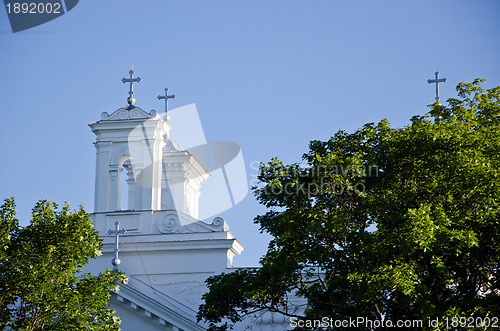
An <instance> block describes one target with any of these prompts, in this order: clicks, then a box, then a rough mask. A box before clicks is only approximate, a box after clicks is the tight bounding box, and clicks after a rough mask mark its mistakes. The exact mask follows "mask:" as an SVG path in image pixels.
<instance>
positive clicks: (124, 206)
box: [119, 159, 135, 210]
mask: <svg viewBox="0 0 500 331" xmlns="http://www.w3.org/2000/svg"><path fill="white" fill-rule="evenodd" d="M119 171H120V190H119V192H120V197H119V201H120V210H132V209H134V192H135V180H134V171H133V167H132V164H131V162H130V159H128V160H127V161H125V162H123V164H122V166H121V167H120V169H119Z"/></svg>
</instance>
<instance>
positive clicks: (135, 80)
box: [122, 67, 142, 106]
mask: <svg viewBox="0 0 500 331" xmlns="http://www.w3.org/2000/svg"><path fill="white" fill-rule="evenodd" d="M128 73H129V75H130V78H122V82H123V83H124V84H125V83H130V90H129V92H128V95H129V97H128V99H127V102H128V104H129V105H131V106H133V105H134V103H135V98H134V85H133V84H134V83H140V82H141V80H142V79H141V78H140V77H137V78H134V74H135V72H134V69H133V67H132V70H130V71H129V72H128Z"/></svg>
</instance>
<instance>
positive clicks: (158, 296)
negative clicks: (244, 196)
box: [84, 70, 290, 331]
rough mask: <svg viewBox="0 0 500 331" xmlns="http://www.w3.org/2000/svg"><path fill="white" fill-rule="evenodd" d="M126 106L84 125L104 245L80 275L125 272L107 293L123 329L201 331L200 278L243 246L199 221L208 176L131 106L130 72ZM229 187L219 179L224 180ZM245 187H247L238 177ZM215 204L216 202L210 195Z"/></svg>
mask: <svg viewBox="0 0 500 331" xmlns="http://www.w3.org/2000/svg"><path fill="white" fill-rule="evenodd" d="M129 74H130V78H129V79H125V78H124V79H123V80H122V81H123V82H124V83H130V91H129V98H128V100H127V102H128V106H126V107H123V108H119V109H118V110H116V111H114V112H112V113H111V114H109V113H107V112H104V113H102V115H101V119H100V120H98V121H96V122H94V123H92V124H90V125H89V126H90V129H91V130H92V132H93V133H94V134H95V136H96V141H95V142H94V145H95V148H96V168H95V169H96V173H95V201H94V212H93V213H92V214H91V218H92V220H93V222H94V226H95V228H96V229H97V230H98V231H99V233H100V236H101V238H102V239H103V250H102V255H101V256H100V257H99V258H98V259H95V260H93V261H91V262H90V263H89V264H88V265H87V266H86V267H85V269H84V272H91V273H93V274H98V273H99V272H102V271H104V270H105V269H106V268H114V269H115V270H117V271H121V272H123V273H124V274H125V275H126V277H127V278H128V283H127V284H122V285H120V290H119V291H118V292H117V293H113V295H112V298H111V300H110V305H111V308H112V309H115V310H116V311H117V315H119V316H120V318H121V320H122V324H121V329H122V330H124V331H129V330H141V331H147V330H175V331H179V330H184V331H191V330H205V329H206V328H207V325H206V324H204V323H203V321H201V322H198V321H197V319H196V314H197V311H198V306H199V305H200V304H201V303H202V295H203V293H205V291H206V290H207V288H206V286H205V279H206V278H207V277H210V276H213V275H217V274H220V273H223V272H226V273H227V272H231V271H232V270H234V267H233V257H235V256H236V255H239V254H240V253H241V252H242V251H243V246H242V244H241V243H240V242H239V241H238V240H237V239H236V238H235V237H234V236H233V235H232V234H231V232H229V226H228V223H226V221H225V220H223V219H222V218H220V217H214V218H213V219H212V220H211V222H203V221H200V219H201V218H200V217H199V214H200V205H199V200H200V194H201V193H200V189H201V187H202V185H203V183H204V182H205V181H207V180H208V179H209V178H210V177H211V176H212V175H213V174H212V173H211V172H210V171H209V170H207V168H209V167H208V166H207V164H206V163H205V164H204V163H203V162H200V159H203V155H195V154H193V153H192V152H190V151H188V150H184V149H183V148H182V147H181V146H179V144H177V143H176V142H175V141H174V140H172V139H170V131H171V129H172V127H171V125H170V121H169V120H170V117H169V115H168V100H169V99H171V98H174V96H170V95H168V90H167V89H165V92H166V93H165V95H164V96H159V97H158V98H159V99H164V100H165V105H166V106H165V113H164V114H159V113H157V112H156V111H155V110H152V111H150V112H146V111H144V110H143V109H141V108H139V107H136V106H134V104H135V98H134V92H133V83H139V82H140V81H141V79H140V78H138V77H137V78H134V77H133V76H134V72H133V71H132V70H131V71H130V72H129ZM226 179H227V178H226ZM245 180H246V179H245ZM215 198H218V197H215ZM234 329H235V330H286V329H290V327H289V321H288V319H287V318H285V317H284V316H283V315H279V314H272V313H269V312H268V313H265V314H261V315H259V316H250V317H249V318H247V319H245V320H244V321H243V322H241V323H240V324H239V325H235V326H234Z"/></svg>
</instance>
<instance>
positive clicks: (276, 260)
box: [198, 79, 500, 330]
mask: <svg viewBox="0 0 500 331" xmlns="http://www.w3.org/2000/svg"><path fill="white" fill-rule="evenodd" d="M482 82H484V81H483V80H480V79H477V80H475V81H474V82H473V83H461V84H459V85H458V86H457V91H458V98H456V99H455V98H452V99H449V100H447V104H448V105H447V106H443V105H440V104H439V103H434V104H432V105H430V106H429V107H430V109H431V110H430V112H429V113H428V114H426V115H425V116H415V117H413V118H412V120H411V124H410V125H408V126H406V127H403V128H391V127H390V126H389V124H388V122H387V121H386V120H382V121H381V122H379V123H378V124H373V123H369V124H366V125H365V126H364V127H363V128H361V129H359V130H357V131H356V132H354V133H351V134H349V133H346V132H344V131H339V132H337V133H336V134H335V135H334V136H333V137H332V138H331V139H330V140H328V141H326V142H321V141H312V142H311V143H310V145H309V147H310V150H309V152H308V153H306V154H305V155H304V156H303V159H304V162H303V163H302V164H291V165H285V164H283V163H282V162H280V161H279V160H278V159H273V160H271V161H270V162H269V163H268V164H265V165H261V168H260V171H259V176H258V179H259V181H260V183H261V185H259V186H258V187H256V188H254V193H255V195H256V197H257V199H258V201H259V202H260V203H261V204H263V205H265V206H266V207H268V212H267V213H265V214H264V215H260V216H257V217H256V218H255V222H256V223H257V224H259V225H260V228H261V231H265V232H268V233H269V234H271V235H272V237H273V239H272V241H271V243H270V244H269V248H268V251H267V254H266V255H265V256H264V257H263V258H262V259H261V264H262V267H261V268H259V269H254V270H251V269H239V270H236V271H235V272H233V273H229V274H222V275H219V276H215V277H211V278H209V279H208V281H207V284H208V287H209V292H208V293H207V294H206V295H205V296H204V300H205V303H204V304H202V305H201V306H200V310H199V313H198V317H199V318H200V319H204V320H206V321H208V322H210V323H211V325H212V328H213V329H225V328H226V327H228V326H231V325H232V324H233V323H235V322H237V321H239V320H241V319H242V318H244V317H245V316H246V315H248V314H251V313H255V312H259V311H265V310H269V311H275V312H281V313H283V314H285V315H287V316H297V317H300V318H303V319H304V320H313V319H321V318H323V317H329V318H332V319H334V320H345V319H348V318H357V317H360V316H361V317H365V318H369V319H371V320H382V319H384V320H392V321H394V320H423V321H425V320H429V319H436V318H439V321H440V325H439V327H438V328H437V329H441V330H444V329H445V325H444V323H445V318H446V317H448V318H452V317H467V318H468V317H476V316H478V317H486V316H489V317H494V316H496V317H499V316H500V269H499V259H500V224H499V223H500V214H499V203H500V174H499V169H500V87H496V88H493V89H489V90H487V91H484V90H483V89H482V88H481V87H480V84H481V83H482ZM291 294H294V295H296V296H299V297H302V298H304V299H305V300H307V307H306V309H305V310H304V309H302V310H300V309H299V310H297V309H293V306H292V305H290V300H289V296H290V295H291ZM425 325H426V324H424V326H425ZM359 329H363V328H362V327H361V328H359Z"/></svg>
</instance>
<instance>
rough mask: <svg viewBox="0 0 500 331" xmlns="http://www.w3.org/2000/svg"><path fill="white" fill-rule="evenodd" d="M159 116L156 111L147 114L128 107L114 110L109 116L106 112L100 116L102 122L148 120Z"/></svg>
mask: <svg viewBox="0 0 500 331" xmlns="http://www.w3.org/2000/svg"><path fill="white" fill-rule="evenodd" d="M157 116H159V115H158V113H157V112H156V110H151V111H150V112H149V113H148V112H146V111H144V110H143V109H141V108H139V107H134V106H129V107H127V108H120V109H117V110H115V111H114V112H113V113H112V114H111V115H109V114H108V113H107V112H104V113H102V114H101V120H103V121H124V120H135V119H150V118H155V117H157Z"/></svg>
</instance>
